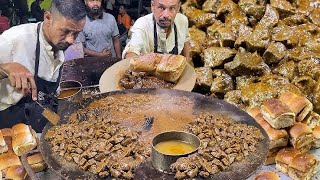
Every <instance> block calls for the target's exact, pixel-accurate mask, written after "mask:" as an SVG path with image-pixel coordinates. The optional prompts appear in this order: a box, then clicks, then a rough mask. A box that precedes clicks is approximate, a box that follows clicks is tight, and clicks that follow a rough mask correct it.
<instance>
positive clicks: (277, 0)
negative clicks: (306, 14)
mask: <svg viewBox="0 0 320 180" xmlns="http://www.w3.org/2000/svg"><path fill="white" fill-rule="evenodd" d="M270 5H271V6H272V7H274V8H276V9H277V10H278V11H279V12H280V13H281V14H283V16H285V15H287V14H293V13H294V7H293V6H292V5H291V3H290V2H289V1H287V0H270Z"/></svg>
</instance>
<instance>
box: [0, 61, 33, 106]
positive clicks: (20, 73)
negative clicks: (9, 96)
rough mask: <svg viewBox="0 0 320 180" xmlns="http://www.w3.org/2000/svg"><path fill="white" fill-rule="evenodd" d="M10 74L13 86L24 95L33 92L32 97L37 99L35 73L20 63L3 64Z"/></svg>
mask: <svg viewBox="0 0 320 180" xmlns="http://www.w3.org/2000/svg"><path fill="white" fill-rule="evenodd" d="M1 67H2V68H3V69H4V70H5V71H6V72H7V73H8V74H9V79H10V83H11V86H12V87H14V88H16V89H17V90H18V91H20V92H21V93H22V94H23V95H24V96H26V95H28V94H30V93H31V95H32V99H33V100H34V101H35V100H37V86H36V83H35V81H34V78H33V74H32V73H31V72H30V71H29V70H28V69H27V68H26V67H24V66H23V65H21V64H19V63H7V64H1Z"/></svg>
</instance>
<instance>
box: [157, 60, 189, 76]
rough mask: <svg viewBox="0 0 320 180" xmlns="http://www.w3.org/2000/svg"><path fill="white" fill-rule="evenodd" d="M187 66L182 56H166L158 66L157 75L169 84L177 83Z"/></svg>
mask: <svg viewBox="0 0 320 180" xmlns="http://www.w3.org/2000/svg"><path fill="white" fill-rule="evenodd" d="M186 65H187V61H186V58H185V57H184V56H181V55H165V56H163V58H162V59H161V61H160V63H159V64H158V66H157V69H156V72H155V75H156V76H157V77H159V78H161V79H163V80H165V81H168V82H176V81H178V79H179V78H180V76H181V74H182V72H183V70H184V68H185V67H186Z"/></svg>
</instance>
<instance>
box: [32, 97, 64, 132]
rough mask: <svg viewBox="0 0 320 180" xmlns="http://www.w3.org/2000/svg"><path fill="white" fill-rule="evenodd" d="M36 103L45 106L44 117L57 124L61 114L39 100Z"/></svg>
mask: <svg viewBox="0 0 320 180" xmlns="http://www.w3.org/2000/svg"><path fill="white" fill-rule="evenodd" d="M36 103H38V104H39V106H40V107H42V108H43V111H42V115H43V117H45V118H46V119H48V120H49V121H50V122H51V123H52V124H53V125H54V126H55V125H57V124H58V122H59V121H60V116H59V115H58V114H57V113H55V112H53V111H52V110H51V109H49V108H46V107H43V106H42V104H40V103H39V102H38V101H36Z"/></svg>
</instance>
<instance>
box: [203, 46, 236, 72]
mask: <svg viewBox="0 0 320 180" xmlns="http://www.w3.org/2000/svg"><path fill="white" fill-rule="evenodd" d="M235 53H236V52H235V50H232V49H230V48H225V47H209V48H207V49H205V50H204V51H203V61H204V66H205V67H211V68H214V67H217V66H220V65H223V64H224V63H225V62H226V61H228V60H229V59H231V58H232V57H233V56H234V55H235Z"/></svg>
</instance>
